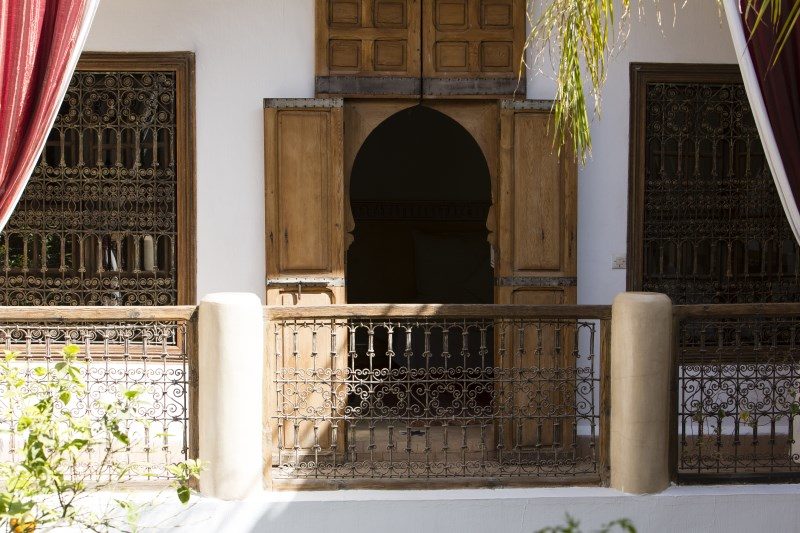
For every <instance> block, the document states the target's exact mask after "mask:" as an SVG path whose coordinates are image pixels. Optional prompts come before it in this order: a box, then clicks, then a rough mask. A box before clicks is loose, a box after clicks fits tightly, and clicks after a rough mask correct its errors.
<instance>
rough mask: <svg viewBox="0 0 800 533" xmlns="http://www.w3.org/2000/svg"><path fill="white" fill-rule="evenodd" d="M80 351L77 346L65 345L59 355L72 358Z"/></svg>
mask: <svg viewBox="0 0 800 533" xmlns="http://www.w3.org/2000/svg"><path fill="white" fill-rule="evenodd" d="M80 351H81V349H80V347H79V346H78V345H77V344H67V345H66V346H64V349H63V350H61V353H62V354H64V355H65V356H66V357H70V358H74V357H75V356H76V355H78V354H79V353H80Z"/></svg>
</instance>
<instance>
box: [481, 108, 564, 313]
mask: <svg viewBox="0 0 800 533" xmlns="http://www.w3.org/2000/svg"><path fill="white" fill-rule="evenodd" d="M501 105H502V110H501V115H500V147H501V148H500V149H501V153H500V176H499V177H500V179H499V191H500V193H499V198H498V206H497V207H498V211H499V216H498V221H499V222H498V248H499V257H498V258H497V263H496V269H495V273H496V274H495V275H496V277H497V285H498V287H497V291H496V295H497V296H496V300H497V302H498V303H514V304H545V305H546V304H574V303H576V297H577V294H576V285H577V279H576V272H577V251H576V232H577V214H578V210H577V169H576V165H575V158H574V157H573V156H572V155H571V154H568V153H567V150H562V151H561V154H560V155H559V154H558V148H557V146H555V145H554V141H553V133H552V129H553V128H554V127H555V126H554V124H553V119H552V116H551V114H550V113H549V105H548V106H547V107H544V108H542V106H541V105H540V104H537V103H536V102H530V101H523V102H517V101H505V102H502V103H501Z"/></svg>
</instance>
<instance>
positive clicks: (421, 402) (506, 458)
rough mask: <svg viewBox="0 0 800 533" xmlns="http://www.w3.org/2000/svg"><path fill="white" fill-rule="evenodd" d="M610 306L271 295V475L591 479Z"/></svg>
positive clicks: (601, 414) (596, 468)
mask: <svg viewBox="0 0 800 533" xmlns="http://www.w3.org/2000/svg"><path fill="white" fill-rule="evenodd" d="M609 318H610V309H609V308H608V307H589V306H583V307H579V306H553V307H543V306H496V305H374V306H373V305H349V306H328V307H314V308H289V307H283V308H267V346H268V360H269V362H270V364H271V366H272V368H271V371H272V374H271V375H272V376H273V377H272V379H271V383H270V388H269V392H268V394H269V395H268V400H267V405H268V406H271V407H272V411H271V412H270V413H269V417H270V422H271V428H272V439H273V442H272V452H273V453H272V458H273V472H272V479H273V481H274V482H276V483H280V482H282V481H285V482H287V483H289V484H296V483H298V482H299V483H300V484H302V485H310V484H313V483H314V482H315V480H316V481H317V482H320V484H321V485H323V486H324V485H327V484H330V483H331V482H334V483H339V484H341V483H345V484H347V483H351V484H358V481H362V482H363V481H367V482H369V481H370V480H373V481H374V480H378V479H380V480H382V481H381V483H387V482H390V481H387V480H400V481H401V480H420V479H424V480H426V485H429V484H430V483H437V482H439V481H453V480H455V481H456V482H459V481H461V480H465V479H476V478H477V479H478V480H479V481H480V480H483V482H486V481H487V480H493V481H492V482H500V483H502V482H507V481H516V482H530V483H542V482H545V483H547V482H549V483H559V482H564V483H581V482H583V483H599V482H601V481H602V479H604V477H605V475H606V468H607V467H606V465H607V461H606V450H607V448H606V446H607V438H606V431H605V429H604V426H605V423H606V422H607V419H606V416H605V409H604V408H603V406H604V405H605V404H606V399H607V397H608V395H607V394H606V393H605V392H603V391H602V390H601V389H603V387H605V386H607V380H606V379H603V373H604V372H605V361H606V358H607V348H608V340H609V323H608V319H609ZM353 482H355V483H353Z"/></svg>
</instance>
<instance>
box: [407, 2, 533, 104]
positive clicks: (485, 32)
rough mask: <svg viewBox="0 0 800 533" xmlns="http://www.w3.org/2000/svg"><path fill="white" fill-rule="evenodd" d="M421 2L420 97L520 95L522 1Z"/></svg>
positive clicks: (523, 32)
mask: <svg viewBox="0 0 800 533" xmlns="http://www.w3.org/2000/svg"><path fill="white" fill-rule="evenodd" d="M422 1H423V9H422V20H423V24H422V29H423V34H422V43H423V61H422V75H423V83H422V91H423V93H424V96H426V97H440V96H488V97H492V96H493V97H497V96H503V95H513V94H519V95H520V96H521V97H522V98H524V97H525V77H524V76H523V77H522V78H521V79H520V76H519V72H520V60H521V58H522V53H523V49H524V46H525V20H526V19H525V0H422Z"/></svg>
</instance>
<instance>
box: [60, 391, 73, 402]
mask: <svg viewBox="0 0 800 533" xmlns="http://www.w3.org/2000/svg"><path fill="white" fill-rule="evenodd" d="M58 399H59V400H61V403H63V404H64V405H67V404H68V403H69V401H70V400H71V399H72V395H71V394H70V393H69V391H64V392H62V393H61V394H59V395H58Z"/></svg>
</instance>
